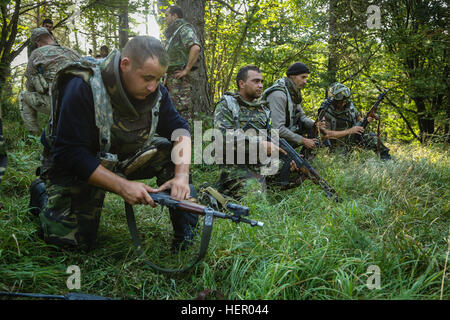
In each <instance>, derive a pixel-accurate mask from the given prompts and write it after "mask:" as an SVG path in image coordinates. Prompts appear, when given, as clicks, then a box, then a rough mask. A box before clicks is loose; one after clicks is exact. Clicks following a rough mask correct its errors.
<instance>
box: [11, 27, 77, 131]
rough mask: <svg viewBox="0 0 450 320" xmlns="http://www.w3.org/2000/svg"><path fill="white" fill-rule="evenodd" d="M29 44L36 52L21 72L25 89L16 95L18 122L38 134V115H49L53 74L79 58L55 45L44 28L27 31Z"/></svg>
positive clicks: (67, 49)
mask: <svg viewBox="0 0 450 320" xmlns="http://www.w3.org/2000/svg"><path fill="white" fill-rule="evenodd" d="M31 41H32V42H33V43H35V44H36V46H37V49H35V50H34V51H33V53H32V54H31V56H30V57H29V59H28V65H27V69H26V71H25V77H26V79H27V80H26V84H25V86H26V89H27V91H22V92H21V93H20V95H19V106H20V113H21V115H22V119H23V121H24V124H25V127H26V128H27V130H28V131H30V132H31V133H33V134H34V135H40V133H41V132H40V129H39V124H38V112H42V113H45V114H50V95H49V87H50V85H51V83H52V81H53V79H54V78H55V75H56V72H57V71H58V70H59V69H61V68H63V67H64V66H65V65H66V64H68V63H71V62H73V61H78V60H79V59H80V55H79V54H78V53H76V52H75V51H73V50H72V49H70V48H66V47H63V46H60V45H58V44H56V43H55V41H54V39H53V36H52V35H51V34H50V33H49V32H48V30H47V29H46V28H43V27H41V28H36V29H33V31H32V32H31Z"/></svg>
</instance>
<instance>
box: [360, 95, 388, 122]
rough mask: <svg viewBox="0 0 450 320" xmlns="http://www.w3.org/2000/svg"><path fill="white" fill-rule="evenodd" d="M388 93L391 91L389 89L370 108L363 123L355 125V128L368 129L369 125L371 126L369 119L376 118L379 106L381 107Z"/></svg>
mask: <svg viewBox="0 0 450 320" xmlns="http://www.w3.org/2000/svg"><path fill="white" fill-rule="evenodd" d="M388 91H389V89H387V90H386V91H385V92H382V93H380V95H379V96H378V98H377V101H375V103H374V104H373V106H372V108H370V110H369V111H368V112H367V114H366V116H365V117H364V119H363V120H362V121H358V122H357V123H356V124H355V126H360V127H363V128H364V129H366V127H367V125H368V124H369V117H371V118H375V114H376V112H377V109H378V106H379V105H380V103H381V101H382V100H383V99H384V97H385V96H386V94H387V92H388Z"/></svg>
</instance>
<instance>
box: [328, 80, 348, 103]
mask: <svg viewBox="0 0 450 320" xmlns="http://www.w3.org/2000/svg"><path fill="white" fill-rule="evenodd" d="M329 93H330V96H332V97H333V98H334V100H338V101H341V100H347V99H348V98H350V94H351V93H350V89H349V88H347V87H346V86H345V85H343V84H342V83H339V82H335V83H333V84H332V85H331V86H330V91H329Z"/></svg>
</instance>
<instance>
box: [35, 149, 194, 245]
mask: <svg viewBox="0 0 450 320" xmlns="http://www.w3.org/2000/svg"><path fill="white" fill-rule="evenodd" d="M173 174H174V165H173V163H172V161H171V160H170V148H168V149H166V150H159V149H158V152H157V153H156V155H155V156H154V157H153V158H152V159H151V160H149V161H148V162H147V163H145V164H144V165H143V166H142V167H141V168H139V169H137V170H136V171H134V172H133V173H132V174H130V175H129V176H127V177H126V178H127V179H129V180H138V179H150V178H153V177H157V183H158V185H161V184H162V183H164V182H166V181H167V180H169V179H171V178H172V177H173ZM71 179H72V181H71ZM45 182H46V189H47V195H48V201H47V206H46V207H45V208H44V209H43V210H42V211H41V213H40V215H39V217H40V221H41V229H42V231H43V234H44V240H45V241H46V242H47V243H51V244H56V245H60V246H69V247H77V248H80V249H83V250H91V249H92V248H93V247H94V246H95V243H96V239H97V231H98V227H99V222H100V216H101V211H102V208H103V201H104V198H105V191H104V190H103V189H100V188H97V187H94V186H91V185H89V184H87V183H86V182H80V181H76V179H75V180H74V179H73V178H69V177H67V178H64V177H61V176H57V175H55V174H53V176H52V174H49V177H48V178H47V179H46V180H45ZM190 187H191V196H192V197H196V191H195V189H194V187H193V185H192V184H191V185H190ZM169 211H170V219H171V221H172V226H173V229H174V236H175V239H177V240H183V239H187V237H189V236H190V235H191V234H193V233H194V232H195V227H196V225H197V220H198V216H196V215H194V214H191V213H185V212H181V211H178V210H174V209H170V210H169Z"/></svg>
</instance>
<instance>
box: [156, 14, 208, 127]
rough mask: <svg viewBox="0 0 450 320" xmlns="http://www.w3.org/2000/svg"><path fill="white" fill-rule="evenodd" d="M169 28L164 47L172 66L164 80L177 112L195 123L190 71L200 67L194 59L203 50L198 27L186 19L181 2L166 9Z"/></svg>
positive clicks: (166, 32) (190, 122)
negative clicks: (197, 32) (198, 35)
mask: <svg viewBox="0 0 450 320" xmlns="http://www.w3.org/2000/svg"><path fill="white" fill-rule="evenodd" d="M166 23H167V29H166V31H165V33H164V34H165V36H166V43H165V47H166V50H167V53H168V55H169V68H168V69H167V75H166V79H165V82H164V84H165V85H166V87H167V89H168V90H169V93H170V97H171V99H172V101H173V104H174V106H175V108H176V109H177V110H178V112H179V113H180V114H181V115H182V116H183V118H185V119H186V120H188V122H189V124H190V125H192V118H193V105H192V98H191V84H190V76H189V73H190V72H193V71H195V70H196V69H197V67H196V66H195V63H196V62H197V59H198V56H199V55H200V51H201V44H200V40H199V39H198V37H197V34H196V33H195V28H194V26H192V25H191V24H189V23H188V22H186V21H185V20H184V19H183V11H182V10H181V8H180V7H178V6H170V7H169V8H168V9H167V11H166Z"/></svg>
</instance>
